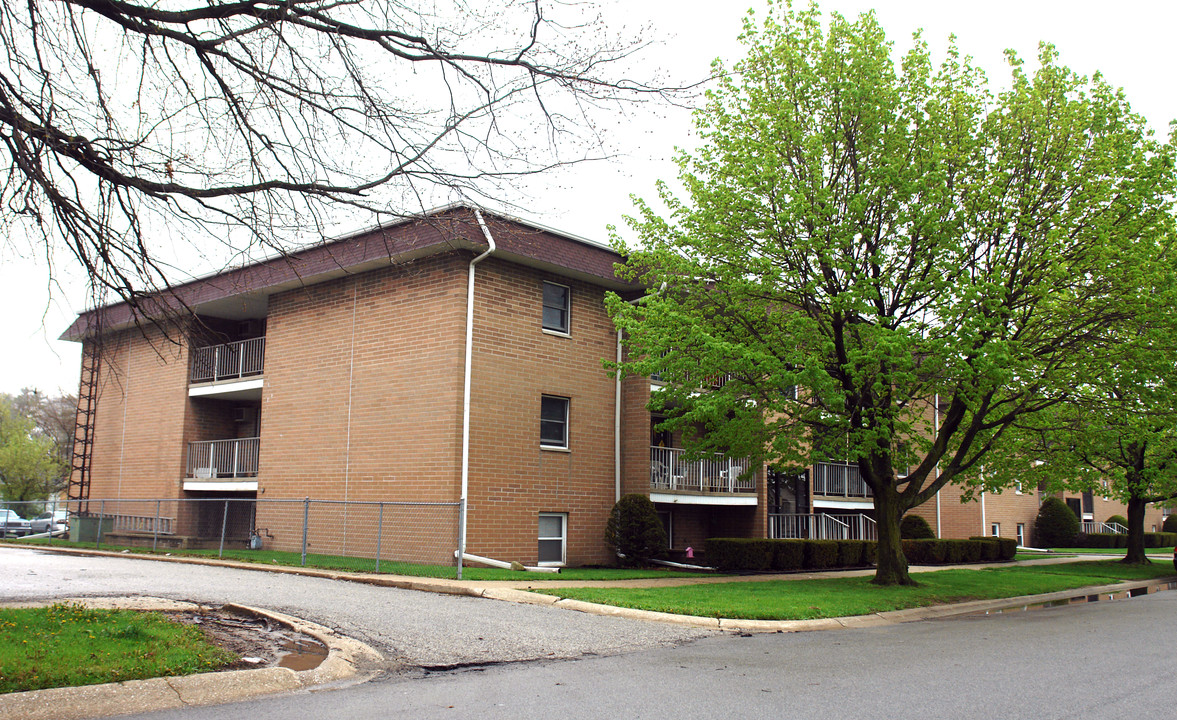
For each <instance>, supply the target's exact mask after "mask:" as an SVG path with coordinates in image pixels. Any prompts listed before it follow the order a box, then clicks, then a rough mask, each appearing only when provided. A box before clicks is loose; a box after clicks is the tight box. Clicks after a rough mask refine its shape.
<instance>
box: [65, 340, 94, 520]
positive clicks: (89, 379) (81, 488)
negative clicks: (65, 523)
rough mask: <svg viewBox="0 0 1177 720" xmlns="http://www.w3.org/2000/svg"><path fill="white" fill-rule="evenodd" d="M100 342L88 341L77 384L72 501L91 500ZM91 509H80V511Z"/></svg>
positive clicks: (70, 495)
mask: <svg viewBox="0 0 1177 720" xmlns="http://www.w3.org/2000/svg"><path fill="white" fill-rule="evenodd" d="M98 365H99V357H98V340H97V339H91V340H89V341H87V342H86V343H85V345H84V347H83V349H82V376H81V381H80V382H79V383H78V409H77V412H76V414H75V415H74V450H73V464H72V472H71V473H70V476H69V488H68V489H67V491H66V497H67V498H68V499H69V500H71V501H79V502H81V501H86V500H89V499H90V465H91V462H92V460H93V452H94V421H95V416H96V414H97V412H98ZM87 509H88V508H83V507H81V506H80V505H79V507H78V511H79V512H85V511H86V510H87Z"/></svg>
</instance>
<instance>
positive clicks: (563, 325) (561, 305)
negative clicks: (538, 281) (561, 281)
mask: <svg viewBox="0 0 1177 720" xmlns="http://www.w3.org/2000/svg"><path fill="white" fill-rule="evenodd" d="M571 296H572V289H571V288H569V287H568V286H567V285H557V284H556V283H550V282H545V283H544V322H543V328H544V330H549V331H551V332H555V333H561V334H564V335H567V334H568V309H569V307H568V306H569V300H570V298H571Z"/></svg>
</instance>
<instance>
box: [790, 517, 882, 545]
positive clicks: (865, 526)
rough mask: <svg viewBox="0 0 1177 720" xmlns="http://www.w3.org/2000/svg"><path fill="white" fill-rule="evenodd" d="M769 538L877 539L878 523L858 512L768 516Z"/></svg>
mask: <svg viewBox="0 0 1177 720" xmlns="http://www.w3.org/2000/svg"><path fill="white" fill-rule="evenodd" d="M768 536H769V537H770V538H774V539H778V538H802V539H810V540H878V538H879V534H878V526H877V525H876V524H875V520H874V518H872V517H869V516H867V515H863V514H861V513H851V514H848V515H827V514H824V513H817V514H815V515H808V514H781V515H769V516H768Z"/></svg>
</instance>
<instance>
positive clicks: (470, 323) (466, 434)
mask: <svg viewBox="0 0 1177 720" xmlns="http://www.w3.org/2000/svg"><path fill="white" fill-rule="evenodd" d="M474 217H476V218H478V225H479V226H480V227H481V228H482V234H483V235H485V236H486V242H487V244H488V245H489V246H490V247H488V248H487V249H486V252H484V253H482V254H481V255H479V256H478V257H476V258H474V259H473V260H471V261H470V274H469V276H468V277H467V279H466V367H465V373H464V374H465V379H464V380H463V387H462V494H461V497H460V498H459V500H460V501H461V503H462V510H463V512H462V515H461V518H460V519H459V521H458V537H459V538H460V540H459V548H458V552H460V553H461V554H462V555H463V556H465V554H466V518H467V517H468V516H469V514H470V508H469V504H468V502H467V496H468V491H469V489H470V370H471V366H472V365H473V357H474V266H475V265H477V264H478V262H479V261H481V260H482V259H483V258H485V257H486V256H488V255H490V254H491V253H493V252H494V251H495V239H494V236H492V235H491V234H490V228H488V227H487V226H486V222H485V221H484V220H483V219H482V213H481V212H480V211H479V210H478V208H475V209H474Z"/></svg>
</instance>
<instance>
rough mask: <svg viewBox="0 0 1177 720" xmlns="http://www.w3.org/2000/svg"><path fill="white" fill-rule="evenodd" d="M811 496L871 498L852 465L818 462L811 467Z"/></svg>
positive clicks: (856, 468)
mask: <svg viewBox="0 0 1177 720" xmlns="http://www.w3.org/2000/svg"><path fill="white" fill-rule="evenodd" d="M813 494H814V495H825V496H827V497H828V496H831V495H832V496H834V497H861V498H868V497H873V496H874V492H873V491H871V489H870V487H869V486H868V485H867V484H866V482H864V481H863V479H862V476H861V475H860V474H859V472H858V466H857V465H854V464H852V463H835V462H819V463H816V464H815V465H814V466H813Z"/></svg>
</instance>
